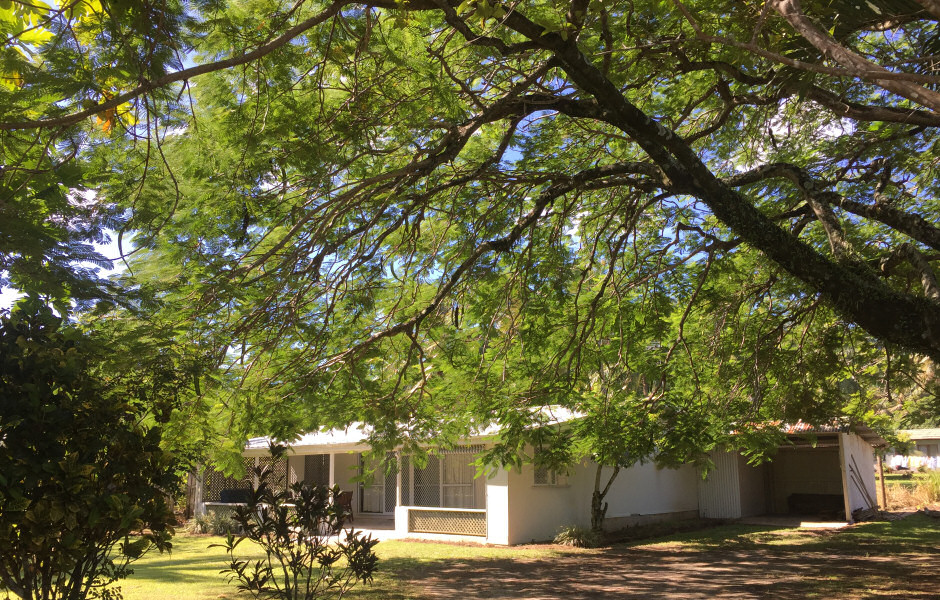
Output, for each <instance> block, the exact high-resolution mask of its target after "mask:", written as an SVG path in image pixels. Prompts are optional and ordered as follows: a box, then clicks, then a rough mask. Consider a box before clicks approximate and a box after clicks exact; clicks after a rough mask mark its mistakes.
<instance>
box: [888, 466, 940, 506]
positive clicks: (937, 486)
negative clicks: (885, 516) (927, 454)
mask: <svg viewBox="0 0 940 600" xmlns="http://www.w3.org/2000/svg"><path fill="white" fill-rule="evenodd" d="M885 483H886V487H885V491H886V493H887V495H888V507H889V508H890V509H892V510H903V509H916V508H922V507H933V508H936V505H938V504H940V471H932V472H928V473H911V474H905V475H900V474H890V475H885Z"/></svg>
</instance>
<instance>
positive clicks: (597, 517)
mask: <svg viewBox="0 0 940 600" xmlns="http://www.w3.org/2000/svg"><path fill="white" fill-rule="evenodd" d="M603 469H604V466H603V465H597V471H596V472H595V474H594V493H593V494H591V531H595V532H597V533H603V532H604V518H605V517H606V516H607V503H606V502H604V498H605V497H606V496H607V492H609V491H610V485H611V484H612V483H613V482H614V479H616V478H617V475H618V474H619V473H620V467H614V472H613V473H611V474H610V479H608V480H607V484H606V485H605V486H604V489H603V490H601V472H602V471H603Z"/></svg>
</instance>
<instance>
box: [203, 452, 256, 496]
mask: <svg viewBox="0 0 940 600" xmlns="http://www.w3.org/2000/svg"><path fill="white" fill-rule="evenodd" d="M243 460H244V467H245V476H244V477H227V476H226V475H224V474H223V473H220V472H219V471H216V470H214V469H208V470H207V471H206V478H205V481H204V482H203V492H202V501H203V502H221V494H222V490H250V489H251V477H252V475H251V469H253V468H254V466H255V459H254V458H244V459H243Z"/></svg>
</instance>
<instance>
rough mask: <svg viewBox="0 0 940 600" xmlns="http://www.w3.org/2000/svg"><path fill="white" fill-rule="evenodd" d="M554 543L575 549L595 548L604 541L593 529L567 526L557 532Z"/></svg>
mask: <svg viewBox="0 0 940 600" xmlns="http://www.w3.org/2000/svg"><path fill="white" fill-rule="evenodd" d="M554 542H555V543H556V544H561V545H562V546H575V547H577V548H596V547H598V546H600V545H601V544H602V543H603V542H604V540H603V537H602V535H601V534H600V533H598V532H597V531H594V530H593V529H585V528H584V527H578V526H576V525H568V526H565V527H562V528H561V529H559V530H558V534H557V535H556V536H555V540H554Z"/></svg>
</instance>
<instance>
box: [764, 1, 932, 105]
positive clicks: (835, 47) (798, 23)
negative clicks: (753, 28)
mask: <svg viewBox="0 0 940 600" xmlns="http://www.w3.org/2000/svg"><path fill="white" fill-rule="evenodd" d="M771 5H772V6H773V7H774V9H776V11H777V12H778V13H780V15H781V16H782V17H783V18H784V19H786V21H787V22H788V23H789V24H790V25H791V26H792V27H793V28H794V29H795V30H796V31H797V32H798V33H799V34H800V35H802V36H803V37H804V38H805V39H806V41H808V42H809V43H810V44H812V45H813V46H815V47H816V49H817V50H819V51H820V52H822V53H823V55H824V56H828V57H829V58H832V59H833V60H834V61H836V62H837V63H839V64H840V65H842V66H843V67H845V68H846V69H849V70H850V71H853V72H855V73H856V74H857V75H858V76H859V77H861V78H864V79H867V80H870V81H871V82H872V83H874V84H876V85H878V86H879V87H882V88H884V89H886V90H888V91H889V92H893V93H895V94H897V95H899V96H902V97H904V98H907V99H908V100H911V101H913V102H916V103H918V104H920V105H921V106H925V107H927V108H929V109H931V110H933V111H934V112H940V93H937V92H935V91H933V90H931V89H928V88H925V87H923V86H921V85H917V84H915V83H913V82H911V81H904V80H901V79H894V78H893V76H894V75H896V73H892V72H891V71H888V70H887V69H885V68H884V67H882V66H881V65H877V64H875V63H873V62H871V61H870V60H868V59H867V58H865V57H863V56H860V55H858V54H856V53H854V52H852V51H851V50H849V49H848V48H846V47H845V46H843V45H842V44H840V43H839V42H837V41H836V40H835V39H833V38H832V36H830V35H829V34H828V33H826V32H825V31H822V30H820V29H819V28H818V27H817V26H816V24H815V23H813V22H812V21H811V20H810V19H809V17H807V16H806V15H805V14H803V11H802V9H801V7H800V2H799V0H771ZM886 76H887V77H886ZM889 77H890V78H889Z"/></svg>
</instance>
